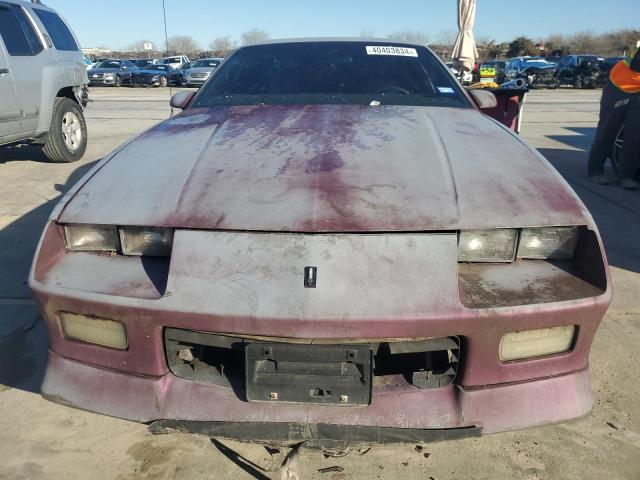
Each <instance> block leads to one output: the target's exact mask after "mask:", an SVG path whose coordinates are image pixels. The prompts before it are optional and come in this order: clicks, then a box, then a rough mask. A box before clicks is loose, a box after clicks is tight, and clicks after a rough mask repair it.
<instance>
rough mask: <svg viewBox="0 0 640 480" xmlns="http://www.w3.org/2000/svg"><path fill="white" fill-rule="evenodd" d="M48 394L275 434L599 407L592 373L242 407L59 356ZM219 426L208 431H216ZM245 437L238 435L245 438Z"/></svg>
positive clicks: (175, 384) (177, 383)
mask: <svg viewBox="0 0 640 480" xmlns="http://www.w3.org/2000/svg"><path fill="white" fill-rule="evenodd" d="M42 394H43V396H44V397H45V398H47V399H49V400H52V401H54V402H57V403H61V404H64V405H67V406H72V407H76V408H81V409H84V410H89V411H93V412H99V413H103V414H106V415H111V416H114V417H120V418H126V419H129V420H135V421H140V422H151V421H155V420H162V419H172V420H178V421H179V422H167V425H168V426H171V425H176V426H178V427H179V426H182V428H184V429H187V430H193V431H198V429H200V430H204V429H206V428H207V426H206V425H203V424H189V423H187V422H226V423H229V422H231V423H233V422H242V423H246V422H258V423H269V424H273V428H274V432H273V436H275V435H276V432H277V430H278V425H277V424H281V423H290V424H296V425H345V426H364V427H379V428H390V429H417V430H442V429H463V428H471V427H476V428H480V429H481V431H482V433H493V432H499V431H505V430H514V429H518V428H524V427H532V426H537V425H544V424H548V423H552V422H558V421H561V420H566V419H570V418H576V417H580V416H583V415H585V414H586V413H587V412H589V410H590V409H591V406H592V403H593V399H592V395H591V388H590V383H589V373H588V371H587V369H582V370H579V371H577V372H572V373H569V374H565V375H558V376H555V377H550V378H542V379H538V380H534V381H529V382H517V383H511V384H500V385H491V386H486V387H481V388H464V387H460V386H455V385H451V386H449V387H444V388H438V389H432V390H418V389H408V390H406V391H403V392H401V395H400V396H399V395H398V392H397V391H394V390H387V391H384V390H380V391H376V392H374V395H373V399H372V402H371V404H370V405H368V406H366V407H340V406H324V405H323V406H318V405H315V406H310V405H303V404H268V403H264V402H263V403H248V402H242V401H239V400H238V398H237V397H236V395H235V394H234V392H233V390H231V389H229V388H225V387H221V386H216V385H206V384H202V383H196V382H191V381H188V380H184V379H181V378H178V377H176V376H174V375H172V374H170V373H167V374H165V375H162V376H159V377H147V376H137V375H136V376H134V375H128V374H126V373H123V372H118V371H115V370H108V369H103V368H99V367H96V366H91V365H87V364H84V363H80V362H75V361H73V360H70V359H66V358H64V357H61V356H59V355H57V354H55V353H53V352H50V353H49V363H48V366H47V373H46V376H45V379H44V383H43V385H42ZM214 427H215V425H210V426H209V428H210V429H211V431H213V428H214ZM299 432H304V429H300V430H299ZM241 433H242V432H238V434H237V435H234V436H236V437H238V438H242V437H241ZM244 433H245V434H247V433H249V434H250V435H251V436H250V437H247V439H251V438H253V439H255V436H253V433H252V432H248V431H247V429H244ZM461 433H464V432H461ZM466 433H467V434H471V433H473V432H471V431H468V432H466ZM299 434H300V435H304V433H299ZM265 435H268V434H265ZM266 439H267V438H265V440H266ZM289 439H290V440H292V439H295V437H294V438H289ZM302 439H304V438H302Z"/></svg>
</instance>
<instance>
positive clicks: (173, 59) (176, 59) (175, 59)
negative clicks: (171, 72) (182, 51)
mask: <svg viewBox="0 0 640 480" xmlns="http://www.w3.org/2000/svg"><path fill="white" fill-rule="evenodd" d="M181 62H182V59H181V58H180V57H169V58H165V59H164V63H181Z"/></svg>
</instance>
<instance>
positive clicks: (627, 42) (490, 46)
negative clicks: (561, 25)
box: [128, 28, 640, 59]
mask: <svg viewBox="0 0 640 480" xmlns="http://www.w3.org/2000/svg"><path fill="white" fill-rule="evenodd" d="M359 36H360V37H373V36H375V35H374V33H373V32H372V31H370V30H363V31H362V32H360V34H359ZM270 37H271V35H270V34H269V32H267V31H266V30H262V29H259V28H254V29H251V30H248V31H246V32H244V33H243V34H242V35H240V39H239V41H236V40H234V39H232V38H231V37H230V36H221V37H217V38H214V39H213V40H212V41H211V42H210V43H209V44H208V45H207V48H203V46H202V45H201V44H200V43H199V42H197V41H196V40H195V39H194V38H193V37H191V36H189V35H174V36H172V37H170V38H169V39H168V41H167V45H154V50H155V51H156V52H167V51H168V53H169V54H170V55H176V54H188V55H189V54H190V55H192V56H198V55H197V54H199V53H202V52H206V53H207V54H208V55H211V56H216V57H224V56H226V55H227V54H228V53H229V52H231V51H232V50H233V49H235V48H237V47H238V46H241V45H246V44H249V43H255V42H261V41H264V40H268V39H269V38H270ZM455 37H456V32H455V31H453V30H447V31H444V32H440V33H438V34H436V35H433V36H430V35H427V34H425V33H424V32H421V31H416V30H404V31H398V32H393V33H390V34H388V35H386V38H388V39H389V40H393V41H403V42H410V43H418V44H424V45H428V46H429V47H431V48H432V49H433V50H434V51H435V52H436V53H437V54H438V55H440V56H441V57H443V58H448V57H449V56H450V55H451V48H452V46H453V42H454V40H455ZM638 40H640V30H631V29H624V30H616V31H612V32H606V33H600V34H596V33H593V32H578V33H573V34H570V35H563V34H552V35H547V36H546V37H544V38H540V39H532V38H529V37H526V36H521V37H517V38H515V39H513V40H512V41H510V42H496V41H495V40H493V39H491V38H489V37H486V36H479V37H477V38H476V43H477V46H478V53H479V55H480V59H493V58H510V57H519V56H524V55H559V56H561V55H569V54H574V53H576V54H577V53H585V54H594V55H600V56H604V57H609V56H623V55H629V54H632V53H633V52H634V51H635V49H636V42H637V41H638ZM145 43H151V42H149V41H148V40H139V41H137V42H134V43H132V44H131V45H129V47H128V51H130V52H133V53H143V52H144V51H145V50H144V44H145Z"/></svg>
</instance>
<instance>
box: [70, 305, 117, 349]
mask: <svg viewBox="0 0 640 480" xmlns="http://www.w3.org/2000/svg"><path fill="white" fill-rule="evenodd" d="M60 323H61V325H62V331H63V332H64V336H65V337H67V338H71V339H73V340H80V341H81V342H87V343H94V344H96V345H102V346H104V347H111V348H118V349H121V350H124V349H126V348H127V332H126V330H125V327H124V325H123V324H122V323H120V322H116V321H115V320H108V319H106V318H96V317H88V316H86V315H78V314H76V313H69V312H60Z"/></svg>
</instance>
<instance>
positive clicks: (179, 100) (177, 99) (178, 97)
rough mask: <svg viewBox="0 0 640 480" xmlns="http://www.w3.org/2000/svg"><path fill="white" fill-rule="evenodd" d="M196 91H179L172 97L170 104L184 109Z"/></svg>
mask: <svg viewBox="0 0 640 480" xmlns="http://www.w3.org/2000/svg"><path fill="white" fill-rule="evenodd" d="M195 93H196V92H178V93H174V94H173V97H171V101H170V102H169V105H171V107H173V108H179V109H180V110H184V109H185V108H186V107H187V105H189V102H190V101H191V99H192V98H193V96H194V95H195Z"/></svg>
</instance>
